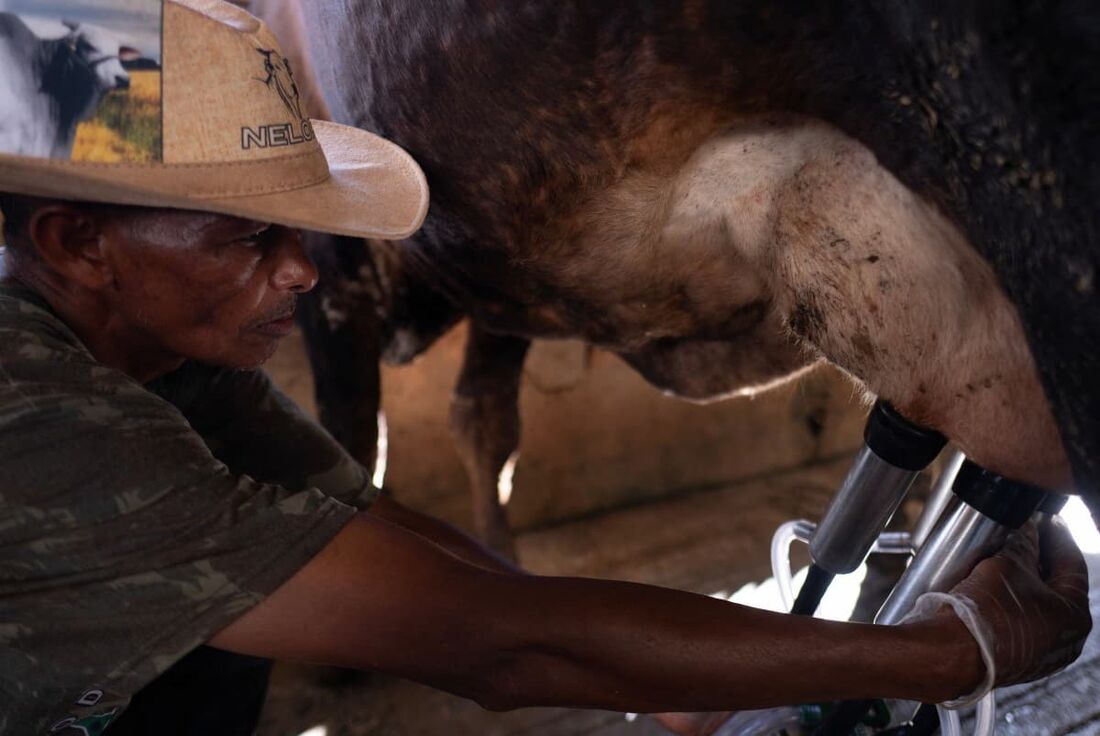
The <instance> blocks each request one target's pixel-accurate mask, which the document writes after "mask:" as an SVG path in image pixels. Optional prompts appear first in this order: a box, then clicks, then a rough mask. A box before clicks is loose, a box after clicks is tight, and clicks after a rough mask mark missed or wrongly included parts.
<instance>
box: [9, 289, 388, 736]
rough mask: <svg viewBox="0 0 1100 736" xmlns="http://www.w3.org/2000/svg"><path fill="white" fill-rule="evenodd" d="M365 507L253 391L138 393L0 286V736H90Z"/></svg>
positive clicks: (331, 465) (350, 466)
mask: <svg viewBox="0 0 1100 736" xmlns="http://www.w3.org/2000/svg"><path fill="white" fill-rule="evenodd" d="M374 493H375V492H374V490H373V487H372V485H371V483H370V480H369V478H368V476H367V474H366V472H365V471H364V469H363V468H362V466H360V465H359V464H358V463H356V462H355V461H354V460H352V459H351V458H350V457H349V456H348V455H347V454H346V453H344V452H343V450H342V449H341V448H340V447H339V446H338V445H337V444H336V442H335V441H334V440H333V439H332V438H331V437H330V436H329V435H328V434H326V433H325V432H324V430H322V429H321V428H319V427H318V426H317V425H316V424H314V423H313V422H312V421H310V420H309V419H308V418H307V417H305V416H304V415H303V414H302V413H301V412H300V411H299V410H298V409H297V408H296V407H295V406H294V405H293V404H292V403H291V402H290V401H289V400H288V399H287V398H286V397H285V396H283V395H282V394H280V393H279V392H278V391H277V390H276V389H275V388H274V387H273V386H272V385H271V383H270V382H269V381H268V379H267V377H266V376H265V375H264V374H263V373H261V372H258V371H230V370H224V369H217V368H211V367H207V366H201V365H197V364H188V365H185V366H184V367H182V368H181V369H179V370H178V371H176V372H174V373H172V374H170V375H168V376H165V377H164V378H162V379H160V380H158V381H156V382H155V383H154V384H150V385H148V386H142V385H140V384H138V383H136V382H135V381H133V380H131V379H130V378H128V377H127V376H126V375H125V374H123V373H121V372H119V371H117V370H114V369H112V368H108V367H107V366H104V365H102V364H100V363H98V362H97V361H96V360H95V359H94V358H93V357H92V355H91V354H90V353H89V352H88V350H87V349H86V348H85V347H84V345H83V344H82V343H81V342H80V340H79V339H78V338H77V337H76V335H75V334H73V332H72V331H71V330H70V329H69V328H68V327H66V326H65V324H63V323H62V322H61V321H60V320H59V319H58V318H57V317H56V316H54V315H53V314H52V313H51V312H50V310H49V309H48V307H47V305H46V304H45V303H44V302H43V301H41V300H40V299H38V298H37V297H36V296H35V295H33V294H31V293H29V292H27V291H25V290H22V289H20V288H16V287H13V286H10V285H0V735H3V736H14V735H15V734H18V735H19V736H22V735H23V734H62V735H63V736H68V735H69V734H72V735H73V736H75V735H77V734H98V733H101V732H102V730H103V729H104V728H106V726H107V725H108V723H109V722H110V721H111V720H113V719H114V718H115V717H117V716H118V715H119V714H120V713H121V712H122V709H123V708H125V706H126V704H127V703H128V702H129V699H130V697H131V696H132V695H133V694H134V693H135V692H136V691H137V690H139V689H140V688H142V687H143V686H144V685H146V684H148V683H149V682H150V681H151V680H153V679H154V678H155V677H156V676H157V675H158V674H160V673H162V672H164V671H165V670H166V669H167V668H168V667H169V666H170V665H171V664H172V663H173V662H175V661H176V660H178V659H179V658H181V657H182V656H183V655H184V654H186V653H187V652H188V651H190V650H191V649H193V648H194V647H196V646H197V645H199V644H201V643H202V642H204V641H206V640H208V639H209V638H210V637H212V636H213V635H214V634H216V633H217V632H218V631H220V630H221V629H222V628H224V627H225V626H227V625H228V624H229V623H231V622H232V621H233V620H234V619H236V618H237V617H239V616H240V615H241V614H243V613H244V612H245V611H247V610H248V609H249V608H251V607H252V606H254V605H256V604H257V603H258V602H259V601H261V600H263V598H264V597H265V596H266V595H268V594H269V593H271V592H272V591H274V590H275V589H276V588H277V587H278V586H279V585H281V584H282V583H283V582H284V581H286V580H287V579H288V578H289V577H291V576H292V575H293V574H294V573H295V572H296V571H298V570H299V569H301V568H302V566H303V565H305V563H306V562H307V561H308V560H310V559H311V558H312V557H313V556H314V555H316V554H317V552H319V551H320V550H321V549H322V548H323V547H324V546H325V544H326V543H327V542H328V541H329V540H331V539H332V537H334V536H335V535H336V534H337V532H339V530H340V529H341V528H342V527H343V526H344V524H345V523H346V522H347V521H348V520H349V519H350V518H351V517H352V516H353V515H354V514H355V513H356V510H357V509H361V508H366V506H367V505H369V503H370V502H371V501H372V500H373V499H374ZM200 707H201V706H200Z"/></svg>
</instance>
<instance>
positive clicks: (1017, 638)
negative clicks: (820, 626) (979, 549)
mask: <svg viewBox="0 0 1100 736" xmlns="http://www.w3.org/2000/svg"><path fill="white" fill-rule="evenodd" d="M1088 588H1089V582H1088V569H1087V568H1086V566H1085V560H1084V558H1083V557H1082V556H1081V552H1080V550H1078V549H1077V545H1076V544H1075V543H1074V541H1073V539H1072V538H1071V537H1070V535H1069V531H1068V530H1067V529H1066V527H1065V525H1064V523H1062V521H1061V520H1060V519H1051V520H1048V521H1045V522H1043V528H1042V529H1040V528H1039V526H1038V525H1037V524H1034V523H1033V524H1029V525H1028V526H1026V527H1025V528H1024V529H1022V530H1021V531H1019V532H1016V533H1014V534H1013V535H1012V536H1011V537H1010V538H1009V540H1008V542H1007V543H1006V544H1005V547H1004V549H1003V550H1001V551H1000V552H999V553H997V554H996V555H994V556H993V557H990V558H989V559H987V560H984V561H982V562H981V563H979V564H978V565H977V567H975V568H974V571H973V572H971V574H970V576H969V577H967V578H966V579H965V580H964V581H962V582H961V583H959V584H958V585H957V586H955V588H954V589H953V590H952V591H951V592H950V593H949V594H946V595H944V594H930V595H927V596H924V597H923V598H921V600H920V601H919V602H918V604H917V610H916V611H914V615H915V617H917V618H923V617H925V614H926V613H927V612H930V611H931V610H933V609H936V610H938V612H939V614H938V615H945V616H950V615H958V617H959V618H960V619H962V621H963V623H965V624H966V626H967V628H968V629H969V630H970V632H971V634H972V635H973V636H974V638H975V639H976V640H977V642H978V645H979V647H980V648H981V650H982V658H983V660H984V661H985V664H986V669H987V673H986V677H985V679H984V681H983V683H982V685H981V686H980V687H979V688H978V690H977V691H975V692H974V693H972V694H971V695H970V696H968V697H966V698H965V699H962V700H959V701H953V702H952V703H951V704H952V705H963V704H966V703H968V702H972V701H973V700H976V699H977V698H978V697H980V696H981V695H983V694H984V693H985V692H987V691H988V690H989V688H990V687H992V686H994V685H995V686H997V687H1001V686H1004V685H1012V684H1016V683H1021V682H1029V681H1031V680H1035V679H1038V678H1040V677H1044V676H1046V675H1049V674H1052V673H1053V672H1055V671H1057V670H1059V669H1061V668H1063V667H1065V666H1066V665H1068V664H1069V663H1071V662H1072V661H1073V660H1075V659H1076V658H1077V657H1078V655H1080V653H1081V648H1082V647H1083V646H1084V642H1085V638H1086V637H1087V636H1088V634H1089V631H1090V630H1091V628H1092V617H1091V615H1090V613H1089V599H1088ZM945 604H946V605H947V606H950V608H948V609H946V610H945ZM951 609H954V613H951Z"/></svg>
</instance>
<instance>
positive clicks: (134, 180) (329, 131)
mask: <svg viewBox="0 0 1100 736" xmlns="http://www.w3.org/2000/svg"><path fill="white" fill-rule="evenodd" d="M313 131H314V134H315V135H316V137H317V142H318V143H319V144H320V146H321V149H322V150H323V152H324V155H325V159H326V160H327V162H328V168H329V174H330V175H329V176H328V177H327V178H326V179H324V180H322V181H320V182H318V183H316V184H311V185H308V186H304V187H295V188H289V189H283V190H281V191H276V192H268V193H253V194H244V195H238V196H230V197H188V196H184V195H182V194H178V193H171V192H168V191H164V190H163V189H162V187H160V186H158V184H159V183H160V182H163V181H164V179H163V177H169V176H171V171H170V168H169V167H166V168H165V169H164V170H159V171H158V169H157V167H156V166H155V165H154V166H151V167H149V166H146V167H141V168H139V169H128V168H127V167H126V166H125V165H122V166H102V165H100V166H83V165H80V164H75V163H74V164H69V163H68V162H65V163H64V164H63V165H61V166H57V165H51V164H59V163H61V162H51V161H48V160H42V159H35V158H27V157H22V156H9V155H4V154H0V190H4V191H11V192H13V193H21V194H32V195H38V196H44V197H58V198H62V199H74V200H88V201H95V202H112V203H117V204H133V205H142V206H148V207H173V208H178V209H189V210H200V211H206V212H219V213H223V214H227V215H236V216H239V217H248V218H251V219H254V220H260V221H262V222H273V223H277V224H280V225H287V226H289V227H296V228H304V229H307V230H318V231H321V232H326V233H332V234H334V235H348V236H351V237H361V238H382V239H387V240H398V239H401V238H405V237H408V236H409V235H411V234H412V233H414V232H416V231H417V230H418V229H419V228H420V225H421V224H422V223H423V222H424V217H425V216H426V215H427V213H428V183H427V180H426V179H425V178H424V173H423V172H422V171H421V170H420V167H419V166H418V165H417V164H416V162H415V161H414V160H413V158H412V157H411V156H410V155H409V154H408V153H406V152H405V151H404V150H403V149H402V148H401V147H400V146H397V145H396V144H394V143H391V142H390V141H388V140H386V139H384V138H381V137H379V136H377V135H374V134H373V133H368V132H367V131H365V130H360V129H358V128H352V127H349V126H346V125H337V124H335V123H328V122H324V121H321V120H315V121H313ZM211 176H216V171H215V172H213V173H211Z"/></svg>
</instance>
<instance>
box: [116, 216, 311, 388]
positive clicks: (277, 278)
mask: <svg viewBox="0 0 1100 736" xmlns="http://www.w3.org/2000/svg"><path fill="white" fill-rule="evenodd" d="M108 213H109V214H108V215H106V216H100V217H97V220H99V222H100V228H101V231H102V233H103V237H104V244H105V247H104V249H103V253H104V257H105V258H106V259H107V261H108V263H109V265H110V267H111V273H112V274H113V277H114V279H113V280H114V283H113V284H112V286H111V288H110V289H109V290H108V293H107V298H108V299H109V300H110V304H111V308H112V310H113V313H114V314H115V315H116V318H117V319H119V320H123V321H124V324H123V325H121V327H122V328H123V329H122V331H123V332H124V333H128V332H133V334H134V337H135V340H134V343H135V346H139V345H145V346H147V347H148V349H155V350H161V351H164V352H167V353H170V354H174V355H178V356H180V357H181V358H187V359H191V360H198V361H201V362H204V363H209V364H213V365H220V366H226V367H231V368H253V367H256V366H258V365H260V364H261V363H263V362H264V361H265V360H267V359H268V358H270V357H271V355H272V354H273V353H274V352H275V348H276V347H277V346H278V343H279V340H280V338H282V337H285V336H286V335H287V334H288V333H289V332H290V331H291V329H292V328H293V323H294V309H295V304H296V302H297V298H298V295H299V294H302V293H304V292H307V291H309V290H310V289H312V288H313V286H314V285H315V284H316V282H317V270H316V268H315V267H314V265H313V263H312V262H311V261H310V260H309V257H308V256H307V255H306V253H305V251H304V250H303V249H302V245H301V242H300V240H299V237H298V233H297V231H295V230H290V229H288V228H284V227H280V226H273V225H267V224H265V223H260V222H255V221H252V220H243V219H240V218H236V217H228V216H225V215H216V214H208V213H196V212H185V211H179V210H159V209H133V208H115V209H110V210H108Z"/></svg>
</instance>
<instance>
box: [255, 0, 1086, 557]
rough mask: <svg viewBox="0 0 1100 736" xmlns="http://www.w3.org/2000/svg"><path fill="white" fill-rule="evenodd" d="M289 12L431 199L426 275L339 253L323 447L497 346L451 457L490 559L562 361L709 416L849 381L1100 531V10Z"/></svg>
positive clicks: (369, 436) (317, 313)
mask: <svg viewBox="0 0 1100 736" xmlns="http://www.w3.org/2000/svg"><path fill="white" fill-rule="evenodd" d="M264 4H266V5H268V6H273V5H275V6H279V7H280V8H282V10H281V11H280V13H281V14H282V16H283V17H284V18H285V17H289V16H292V17H294V19H295V24H296V28H294V29H292V33H290V36H289V37H290V38H292V39H298V40H300V41H301V43H302V44H303V46H304V48H302V49H300V51H299V53H300V54H302V55H303V56H304V57H306V58H307V59H308V63H309V64H310V66H311V67H312V68H313V69H314V70H315V71H316V74H317V80H316V81H317V84H318V86H319V89H320V91H321V94H322V95H323V98H324V101H325V103H326V105H327V107H328V114H330V115H331V116H332V117H333V119H335V120H337V121H339V122H342V123H347V124H352V125H356V126H360V127H362V128H365V129H369V130H372V131H374V132H376V133H379V134H381V135H384V136H386V137H388V138H390V139H392V140H394V141H396V142H398V143H399V144H401V145H403V146H404V147H405V148H406V149H407V150H409V152H410V153H412V155H413V156H414V157H416V159H417V160H418V161H419V162H420V163H421V165H422V166H423V167H424V169H425V171H426V173H427V175H428V178H429V181H430V183H431V185H432V209H431V212H430V214H429V217H428V220H427V222H426V223H425V225H424V228H423V229H422V230H421V231H420V232H419V233H418V234H416V235H415V236H413V237H412V238H410V239H408V240H406V241H404V242H402V243H400V244H399V245H398V246H397V247H396V249H393V248H391V249H389V250H379V249H377V247H376V245H375V244H372V246H374V249H369V250H363V249H358V250H357V249H355V248H354V247H348V246H353V245H354V244H351V243H345V244H342V245H343V246H344V247H341V248H338V249H330V250H328V251H327V253H328V254H327V255H326V256H325V258H326V259H327V264H322V265H323V266H325V267H326V268H327V269H328V270H329V271H330V277H329V281H328V284H327V286H325V287H323V288H324V290H323V291H322V292H320V293H319V294H318V297H317V300H316V302H315V304H314V306H313V308H311V309H309V310H307V320H306V331H307V334H308V335H309V337H310V341H311V347H310V350H311V357H312V358H313V361H314V366H315V368H316V369H317V375H318V382H319V389H318V395H319V400H320V403H321V407H322V415H323V416H324V417H325V418H326V421H328V422H329V423H330V424H331V425H332V426H333V427H334V428H335V430H336V431H337V433H338V436H342V437H343V438H344V439H345V441H347V442H349V444H350V445H351V446H352V447H353V449H354V450H356V451H357V453H358V454H359V455H360V457H365V458H369V457H370V453H371V452H373V449H368V445H370V446H371V448H372V447H373V445H372V440H373V433H374V431H375V430H374V428H373V426H372V425H373V419H372V418H373V416H374V409H375V408H376V406H377V382H376V381H377V366H376V365H375V366H374V367H371V366H369V365H367V364H368V363H370V362H371V361H372V360H373V359H375V358H377V357H379V356H383V357H385V356H386V355H387V354H388V355H389V357H391V358H395V359H406V358H408V357H409V356H411V355H412V354H415V353H416V352H418V351H419V350H422V349H424V348H425V347H426V346H427V345H428V344H430V342H431V340H432V339H434V338H435V337H436V336H437V335H438V334H440V333H441V332H442V331H443V330H445V329H446V328H447V327H448V326H449V325H450V324H453V323H454V321H455V320H457V319H458V318H459V317H460V316H461V315H468V316H469V317H470V319H471V324H472V327H471V331H470V337H469V342H468V345H467V351H466V358H465V364H464V366H463V369H462V372H461V377H460V379H459V384H458V387H457V389H456V393H455V402H454V405H453V407H452V424H453V426H454V428H455V430H456V434H457V436H458V438H459V446H460V449H461V450H462V454H463V455H464V459H465V462H466V464H467V467H468V468H469V469H470V470H471V475H472V479H473V486H474V491H475V496H476V498H478V499H479V500H478V501H477V502H476V503H475V512H476V515H477V517H478V520H479V522H480V523H479V530H480V532H481V534H482V536H483V537H485V538H487V539H488V541H490V542H491V543H496V544H498V545H506V541H502V540H503V539H504V532H503V530H502V524H503V515H502V514H501V513H500V509H499V506H497V505H496V501H495V498H496V478H497V475H498V474H499V472H500V469H501V468H502V467H503V465H504V463H505V461H506V460H507V458H508V456H509V455H510V454H511V453H512V452H514V450H515V447H516V442H517V441H518V433H519V417H518V412H517V409H516V399H517V393H518V383H519V378H520V371H521V367H522V363H523V360H524V356H525V352H526V349H527V345H528V344H529V340H530V339H531V338H535V337H548V338H559V337H580V338H583V339H584V340H587V341H588V342H590V343H592V344H594V345H597V346H600V347H602V348H604V349H607V350H609V351H612V352H614V353H617V354H618V355H620V356H621V357H622V358H623V359H624V360H625V361H626V362H627V363H629V364H630V365H631V366H633V367H634V368H635V369H636V370H637V371H638V372H639V373H641V374H642V375H643V376H644V377H645V378H647V379H648V380H649V381H650V382H652V383H654V384H655V385H657V386H659V387H661V388H663V389H665V390H666V391H669V392H671V393H675V394H678V395H681V396H684V397H687V398H689V399H693V400H707V399H711V398H715V397H721V396H727V395H731V394H736V393H738V392H742V391H746V390H750V389H753V390H755V389H756V388H759V387H762V386H767V385H769V384H771V383H773V382H775V381H780V380H784V379H785V378H786V377H787V376H789V375H791V374H793V373H796V372H798V371H799V370H802V369H803V368H805V367H806V366H807V365H809V364H811V363H813V362H814V361H816V360H819V359H824V360H828V361H831V362H832V363H834V364H836V365H838V366H840V367H841V368H843V369H844V370H846V371H847V372H848V373H850V374H851V375H852V376H854V377H855V378H856V379H858V380H859V381H861V382H862V383H863V385H864V386H865V387H866V388H867V390H868V392H869V393H871V394H874V395H877V396H880V397H882V398H884V399H886V400H888V401H889V402H891V403H892V404H893V405H894V406H895V407H896V408H897V409H898V410H899V411H900V412H901V413H902V414H903V415H904V416H906V417H907V418H909V419H910V420H912V421H914V422H917V423H919V424H922V425H926V426H929V427H933V428H935V429H938V430H940V431H941V432H943V433H944V434H946V435H947V436H948V437H949V438H950V439H952V440H953V441H954V442H955V443H956V444H957V445H959V446H960V447H961V448H962V449H963V450H964V451H965V452H966V453H967V454H968V455H969V456H970V457H971V458H972V459H973V460H975V461H976V462H978V463H979V464H981V465H983V466H985V467H987V468H990V469H991V470H993V471H996V472H998V473H1001V474H1003V475H1005V476H1008V477H1011V478H1014V479H1017V480H1020V481H1024V482H1029V483H1034V484H1037V485H1040V486H1043V487H1046V488H1050V489H1058V490H1067V489H1070V488H1073V489H1074V490H1075V491H1077V492H1080V493H1081V494H1083V495H1084V497H1085V500H1086V502H1087V503H1088V504H1089V505H1090V507H1091V509H1092V511H1093V514H1094V515H1095V514H1096V513H1097V512H1098V511H1100V488H1098V481H1100V431H1098V429H1100V427H1098V425H1100V378H1098V377H1100V341H1098V339H1097V338H1098V335H1100V299H1098V296H1097V283H1096V280H1097V269H1098V265H1100V262H1098V261H1100V248H1098V247H1097V246H1098V244H1100V240H1098V235H1100V232H1098V222H1097V217H1096V204H1095V203H1096V201H1097V199H1098V196H1100V120H1098V116H1097V111H1098V110H1100V78H1098V77H1097V76H1096V74H1095V73H1094V71H1095V69H1097V68H1100V9H1098V8H1096V7H1095V6H1093V5H1092V4H1090V3H1088V2H1084V1H1083V0H1054V1H1052V2H1038V1H1037V0H994V1H993V2H982V1H979V0H963V1H962V2H951V3H946V2H940V1H938V0H888V1H887V2H878V1H877V0H876V1H875V2H872V1H871V0H845V1H844V2H840V1H839V0H837V1H835V2H832V1H830V2H824V3H801V2H795V1H794V0H781V1H779V2H775V1H773V0H667V1H655V2H641V3H640V2H629V1H628V0H608V1H607V2H600V3H588V2H584V1H583V0H557V1H555V2H550V1H549V0H525V1H523V2H514V3H499V2H491V1H489V0H405V1H401V0H340V1H339V2H337V1H336V0H320V1H319V2H314V3H310V4H309V5H308V12H302V11H301V10H299V11H296V12H287V11H286V8H287V7H288V6H297V5H298V4H297V3H296V2H294V0H264V3H262V4H261V5H259V6H257V7H256V8H255V9H256V10H259V11H260V12H261V13H265V12H266V10H265V8H264V7H263V5H264ZM298 7H301V6H298ZM290 53H291V55H292V56H293V55H294V52H293V51H292V52H290ZM317 252H320V251H317ZM408 300H411V301H408ZM368 344H370V345H372V346H373V347H370V348H365V347H364V346H365V345H368ZM731 451H736V448H731Z"/></svg>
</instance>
